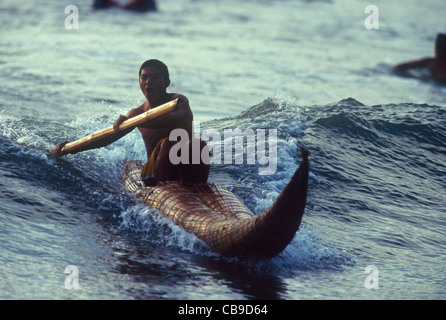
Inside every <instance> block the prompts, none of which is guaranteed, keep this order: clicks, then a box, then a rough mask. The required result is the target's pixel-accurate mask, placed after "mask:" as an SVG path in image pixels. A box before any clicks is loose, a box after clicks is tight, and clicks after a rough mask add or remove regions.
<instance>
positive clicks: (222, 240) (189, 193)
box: [122, 147, 309, 258]
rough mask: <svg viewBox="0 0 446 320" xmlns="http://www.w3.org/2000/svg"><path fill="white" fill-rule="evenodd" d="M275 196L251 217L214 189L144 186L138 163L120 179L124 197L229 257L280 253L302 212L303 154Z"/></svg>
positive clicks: (305, 162)
mask: <svg viewBox="0 0 446 320" xmlns="http://www.w3.org/2000/svg"><path fill="white" fill-rule="evenodd" d="M301 154H302V161H301V163H300V166H299V168H298V169H297V170H296V172H295V173H294V175H293V177H292V178H291V179H290V181H289V182H288V184H287V185H286V186H285V188H284V189H283V191H282V192H281V194H280V195H279V196H278V197H277V199H276V200H275V202H274V203H273V204H272V205H271V207H269V208H268V209H266V210H264V211H263V212H262V213H260V214H258V215H255V214H254V213H253V212H252V211H251V210H250V209H249V208H248V207H247V206H246V205H245V204H243V203H242V202H241V201H240V200H239V199H238V198H237V197H236V196H235V195H234V194H233V193H231V192H230V191H228V190H225V189H223V188H220V187H217V186H215V185H214V184H210V183H207V184H201V185H185V184H181V183H178V182H165V183H161V184H159V185H157V186H156V187H145V186H144V183H143V182H142V181H141V178H140V174H141V169H142V167H143V163H142V162H141V161H128V162H127V163H126V165H125V168H124V174H123V177H122V180H123V183H124V187H125V189H126V190H127V191H128V192H131V193H135V195H136V197H137V198H139V199H140V200H141V201H142V202H143V203H145V204H146V205H147V206H150V207H153V208H155V209H157V210H159V211H160V212H161V213H162V214H163V216H165V217H167V218H169V219H171V220H172V221H173V222H174V223H175V224H177V225H179V226H181V227H183V228H184V229H185V230H186V231H188V232H190V233H193V234H194V235H195V236H197V237H198V238H199V239H201V240H202V241H203V242H205V243H206V244H207V245H208V246H209V247H210V248H211V249H212V250H213V251H215V252H217V253H219V254H221V255H224V256H229V257H234V256H236V257H247V256H251V257H258V258H272V257H274V256H276V255H278V254H279V253H280V252H282V251H283V250H284V249H285V248H286V246H288V244H289V243H290V242H291V241H292V239H293V238H294V236H295V234H296V232H297V230H298V229H299V226H300V223H301V221H302V217H303V215H304V211H305V205H306V199H307V190H308V173H309V160H308V157H309V152H308V151H307V149H305V148H304V147H302V148H301Z"/></svg>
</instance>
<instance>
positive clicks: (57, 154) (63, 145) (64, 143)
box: [51, 141, 68, 156]
mask: <svg viewBox="0 0 446 320" xmlns="http://www.w3.org/2000/svg"><path fill="white" fill-rule="evenodd" d="M67 143H68V141H64V142H62V143H59V144H58V145H57V146H56V147H55V148H54V149H53V150H51V152H52V153H53V154H54V155H55V156H60V152H61V151H62V148H63V147H65V145H66V144H67Z"/></svg>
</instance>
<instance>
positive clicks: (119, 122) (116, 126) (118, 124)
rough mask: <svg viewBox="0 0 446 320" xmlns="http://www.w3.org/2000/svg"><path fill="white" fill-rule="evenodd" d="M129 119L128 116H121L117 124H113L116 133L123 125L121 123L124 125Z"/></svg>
mask: <svg viewBox="0 0 446 320" xmlns="http://www.w3.org/2000/svg"><path fill="white" fill-rule="evenodd" d="M127 119H128V118H127V117H126V116H123V115H120V116H119V118H118V120H116V121H115V123H113V129H114V130H115V131H118V130H119V126H120V125H121V123H123V122H124V121H125V120H127Z"/></svg>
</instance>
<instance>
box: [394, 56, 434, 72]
mask: <svg viewBox="0 0 446 320" xmlns="http://www.w3.org/2000/svg"><path fill="white" fill-rule="evenodd" d="M432 60H433V58H424V59H420V60H414V61H409V62H403V63H400V64H397V65H396V66H394V67H393V68H394V69H395V70H407V69H412V68H424V67H428V66H429V63H431V62H432Z"/></svg>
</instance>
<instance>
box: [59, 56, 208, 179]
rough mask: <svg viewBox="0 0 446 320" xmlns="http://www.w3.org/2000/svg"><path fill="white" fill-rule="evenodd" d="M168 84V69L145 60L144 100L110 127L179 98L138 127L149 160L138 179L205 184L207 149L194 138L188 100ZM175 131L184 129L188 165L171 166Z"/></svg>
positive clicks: (142, 73) (141, 82) (141, 75)
mask: <svg viewBox="0 0 446 320" xmlns="http://www.w3.org/2000/svg"><path fill="white" fill-rule="evenodd" d="M169 85H170V78H169V70H168V68H167V66H166V65H165V64H164V63H163V62H161V61H159V60H156V59H151V60H147V61H145V62H144V63H143V64H142V65H141V68H140V70H139V87H140V88H141V91H142V93H143V94H144V96H145V98H146V99H147V101H145V102H144V103H143V104H141V105H140V106H139V107H137V108H134V109H131V110H130V111H129V112H128V113H127V115H125V116H124V115H121V116H119V118H118V119H117V120H116V121H115V123H114V124H113V128H114V129H115V130H116V131H117V130H118V129H119V126H120V125H121V123H122V122H123V121H125V120H127V119H129V118H132V117H135V116H137V115H139V114H141V113H144V112H146V111H148V110H150V109H154V108H156V107H158V106H160V105H162V104H164V103H166V102H169V101H172V100H175V99H177V98H178V103H177V108H176V109H175V110H174V111H172V112H170V113H168V114H165V115H162V116H160V117H158V118H155V119H151V120H149V121H147V122H146V123H144V124H142V125H139V126H138V129H139V131H140V132H141V135H142V139H143V141H144V144H145V147H146V152H147V158H148V161H147V163H146V165H145V166H144V168H143V170H142V172H141V178H142V179H143V181H144V182H145V184H146V185H148V186H154V185H156V184H157V183H159V182H161V181H179V182H183V183H192V184H195V183H206V181H207V178H208V175H209V159H207V158H205V159H202V156H201V155H202V154H206V152H209V150H208V147H207V145H206V143H205V142H204V141H202V140H200V139H198V138H194V136H193V123H192V121H193V114H192V111H191V109H190V106H189V101H188V99H187V98H186V97H185V96H184V95H181V94H177V93H168V92H167V87H168V86H169ZM174 129H181V130H184V131H185V132H187V134H188V136H189V141H188V142H187V148H186V147H185V148H181V149H179V150H180V152H183V151H184V150H187V151H188V158H189V161H188V163H179V164H172V161H171V159H170V149H171V148H172V147H173V146H174V145H176V144H177V143H181V141H180V142H177V141H170V140H169V135H170V133H171V131H172V130H174ZM127 133H128V132H127ZM183 143H184V142H183ZM65 144H66V142H64V143H61V144H59V145H58V146H57V147H56V148H55V149H54V150H53V153H54V154H55V155H57V154H58V153H59V152H60V150H61V149H62V147H63V146H64V145H65ZM194 145H195V146H199V150H197V148H193V146H194ZM203 150H204V152H202V151H203ZM197 151H199V152H200V155H199V159H200V161H199V163H193V162H192V160H191V159H192V152H197ZM175 156H177V155H175ZM196 158H197V157H196Z"/></svg>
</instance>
